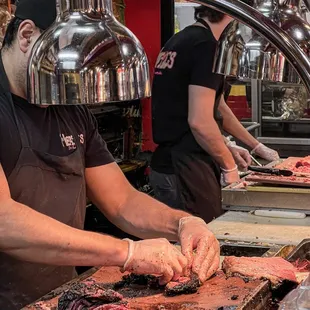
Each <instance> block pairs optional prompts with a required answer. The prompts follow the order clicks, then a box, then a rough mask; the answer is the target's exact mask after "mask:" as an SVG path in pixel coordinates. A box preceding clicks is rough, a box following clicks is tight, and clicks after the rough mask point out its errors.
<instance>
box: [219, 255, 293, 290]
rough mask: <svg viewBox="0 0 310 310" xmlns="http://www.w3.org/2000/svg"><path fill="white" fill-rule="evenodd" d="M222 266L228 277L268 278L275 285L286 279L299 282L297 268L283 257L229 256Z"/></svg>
mask: <svg viewBox="0 0 310 310" xmlns="http://www.w3.org/2000/svg"><path fill="white" fill-rule="evenodd" d="M222 266H223V270H224V272H225V273H226V275H227V276H228V277H231V276H241V277H245V278H248V279H268V280H270V281H271V283H272V284H273V285H277V284H279V283H281V282H282V281H284V280H288V281H292V282H297V279H296V276H295V272H296V268H295V267H294V266H293V265H292V264H291V263H289V262H287V261H286V260H285V259H283V258H281V257H235V256H227V257H225V259H224V261H223V264H222Z"/></svg>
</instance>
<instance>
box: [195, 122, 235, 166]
mask: <svg viewBox="0 0 310 310" xmlns="http://www.w3.org/2000/svg"><path fill="white" fill-rule="evenodd" d="M191 130H192V133H193V135H194V137H195V139H196V141H197V143H198V144H199V145H200V146H201V147H202V148H203V149H204V150H205V151H206V152H207V153H209V154H210V155H211V156H212V157H213V158H214V160H215V161H216V162H217V163H218V164H219V165H220V166H221V167H222V168H224V169H227V170H229V169H233V168H234V167H235V165H236V164H235V161H234V158H233V156H232V155H231V152H230V151H229V149H228V148H227V146H226V144H225V143H224V140H223V136H222V134H221V132H220V130H219V128H218V125H217V123H216V122H215V120H214V119H213V120H210V121H209V122H208V123H206V124H203V125H201V126H191Z"/></svg>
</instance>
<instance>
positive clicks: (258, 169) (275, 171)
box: [249, 166, 280, 174]
mask: <svg viewBox="0 0 310 310" xmlns="http://www.w3.org/2000/svg"><path fill="white" fill-rule="evenodd" d="M249 170H251V171H255V172H260V173H268V174H279V173H280V171H279V169H271V168H264V167H255V166H249Z"/></svg>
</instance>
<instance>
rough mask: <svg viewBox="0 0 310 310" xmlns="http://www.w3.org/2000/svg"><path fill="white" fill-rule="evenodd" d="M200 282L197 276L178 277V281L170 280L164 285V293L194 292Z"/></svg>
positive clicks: (169, 294)
mask: <svg viewBox="0 0 310 310" xmlns="http://www.w3.org/2000/svg"><path fill="white" fill-rule="evenodd" d="M200 285H201V283H200V281H199V278H198V276H196V275H194V274H193V275H191V277H190V278H180V279H179V281H178V282H170V283H168V284H167V285H166V288H165V295H166V296H176V295H183V294H194V293H196V292H197V291H198V288H199V287H200Z"/></svg>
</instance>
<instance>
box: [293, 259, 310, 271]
mask: <svg viewBox="0 0 310 310" xmlns="http://www.w3.org/2000/svg"><path fill="white" fill-rule="evenodd" d="M292 264H293V266H294V267H295V268H296V269H297V271H299V272H308V271H310V261H309V260H307V259H297V260H296V261H295V262H293V263H292Z"/></svg>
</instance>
